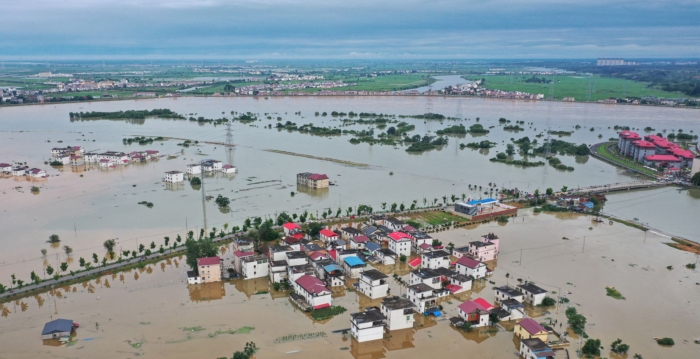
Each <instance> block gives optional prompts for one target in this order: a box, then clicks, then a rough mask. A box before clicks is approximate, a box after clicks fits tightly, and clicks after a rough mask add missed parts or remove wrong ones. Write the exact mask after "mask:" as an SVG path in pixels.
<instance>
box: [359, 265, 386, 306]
mask: <svg viewBox="0 0 700 359" xmlns="http://www.w3.org/2000/svg"><path fill="white" fill-rule="evenodd" d="M387 278H389V277H388V276H387V275H386V274H384V273H382V272H380V271H378V270H376V269H370V270H366V271H364V272H362V274H361V275H360V282H359V289H360V293H362V294H364V295H366V296H368V297H370V298H371V299H377V298H383V297H386V296H387V295H389V282H387Z"/></svg>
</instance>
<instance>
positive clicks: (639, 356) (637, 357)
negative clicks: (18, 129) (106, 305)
mask: <svg viewBox="0 0 700 359" xmlns="http://www.w3.org/2000/svg"><path fill="white" fill-rule="evenodd" d="M0 293H2V292H0ZM632 359H644V358H642V355H641V354H636V353H635V354H634V356H633V357H632Z"/></svg>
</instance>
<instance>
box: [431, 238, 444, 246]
mask: <svg viewBox="0 0 700 359" xmlns="http://www.w3.org/2000/svg"><path fill="white" fill-rule="evenodd" d="M431 245H432V246H433V247H439V246H441V245H442V242H440V240H439V239H433V243H432V244H431Z"/></svg>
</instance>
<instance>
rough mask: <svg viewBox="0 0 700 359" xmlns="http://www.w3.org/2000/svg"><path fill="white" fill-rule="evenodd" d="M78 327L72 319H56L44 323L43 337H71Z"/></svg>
mask: <svg viewBox="0 0 700 359" xmlns="http://www.w3.org/2000/svg"><path fill="white" fill-rule="evenodd" d="M76 327H77V325H76V324H75V323H73V321H72V320H70V319H55V320H52V321H50V322H48V323H46V324H44V329H43V330H42V331H41V339H58V338H63V337H69V336H70V335H71V334H72V333H73V330H74V329H75V328H76Z"/></svg>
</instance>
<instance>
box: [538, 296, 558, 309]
mask: <svg viewBox="0 0 700 359" xmlns="http://www.w3.org/2000/svg"><path fill="white" fill-rule="evenodd" d="M556 304H557V301H556V300H555V299H554V298H552V297H544V299H542V303H540V306H542V307H551V306H553V305H556Z"/></svg>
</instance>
